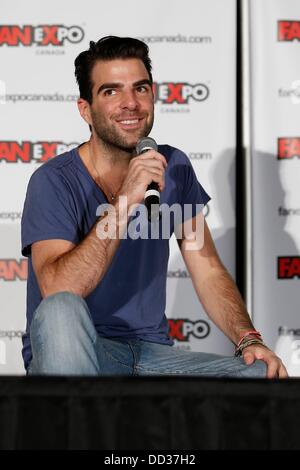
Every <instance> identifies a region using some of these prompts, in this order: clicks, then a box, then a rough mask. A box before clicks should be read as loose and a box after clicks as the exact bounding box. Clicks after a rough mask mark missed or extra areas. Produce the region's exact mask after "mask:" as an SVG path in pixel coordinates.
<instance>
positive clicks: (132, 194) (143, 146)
mask: <svg viewBox="0 0 300 470" xmlns="http://www.w3.org/2000/svg"><path fill="white" fill-rule="evenodd" d="M136 152H137V156H136V157H134V158H133V159H132V160H131V162H130V164H129V168H128V173H127V175H126V178H125V180H124V182H123V185H122V188H121V190H120V191H119V194H120V195H126V196H127V198H128V205H129V206H131V205H134V204H140V203H141V202H142V201H143V200H144V201H145V205H146V207H147V210H148V219H149V221H154V220H157V219H158V218H159V197H160V192H161V191H163V189H164V186H165V180H164V173H165V168H166V167H167V161H166V159H165V157H164V156H163V155H161V154H160V153H158V152H157V144H156V142H155V140H154V139H152V138H151V137H144V138H142V139H140V140H139V141H138V143H137V146H136Z"/></svg>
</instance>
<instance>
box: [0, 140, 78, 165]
mask: <svg viewBox="0 0 300 470" xmlns="http://www.w3.org/2000/svg"><path fill="white" fill-rule="evenodd" d="M77 145H78V143H76V142H74V143H71V144H66V143H64V142H44V141H41V142H29V141H23V142H17V141H13V140H10V141H0V163H1V161H6V162H7V163H17V162H18V161H21V162H23V163H30V162H31V161H36V162H38V163H44V162H46V161H47V160H50V158H53V157H55V156H56V155H59V154H61V153H64V152H67V151H69V150H71V149H72V148H74V147H77Z"/></svg>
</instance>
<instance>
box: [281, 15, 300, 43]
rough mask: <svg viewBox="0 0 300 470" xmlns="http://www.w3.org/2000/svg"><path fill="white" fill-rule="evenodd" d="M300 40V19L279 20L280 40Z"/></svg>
mask: <svg viewBox="0 0 300 470" xmlns="http://www.w3.org/2000/svg"><path fill="white" fill-rule="evenodd" d="M294 39H297V40H298V41H300V21H295V20H284V21H278V41H293V40H294Z"/></svg>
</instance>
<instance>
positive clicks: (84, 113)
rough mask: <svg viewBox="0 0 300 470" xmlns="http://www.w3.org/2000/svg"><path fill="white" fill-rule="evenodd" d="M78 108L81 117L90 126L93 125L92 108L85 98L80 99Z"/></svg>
mask: <svg viewBox="0 0 300 470" xmlns="http://www.w3.org/2000/svg"><path fill="white" fill-rule="evenodd" d="M77 107H78V110H79V112H80V115H81V117H82V118H83V119H84V120H85V122H87V123H88V125H89V126H91V125H92V119H91V107H90V104H89V103H88V102H87V101H86V100H84V99H83V98H78V100H77Z"/></svg>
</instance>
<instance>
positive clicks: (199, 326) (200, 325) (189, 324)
mask: <svg viewBox="0 0 300 470" xmlns="http://www.w3.org/2000/svg"><path fill="white" fill-rule="evenodd" d="M168 323H169V328H170V329H169V336H170V337H171V338H172V339H174V340H176V341H180V342H183V341H189V339H190V336H191V335H192V336H193V337H194V338H197V339H204V338H206V337H207V336H208V335H209V333H210V326H209V324H208V323H207V322H206V321H204V320H197V321H191V320H188V319H186V318H177V319H176V320H175V319H169V320H168Z"/></svg>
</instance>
